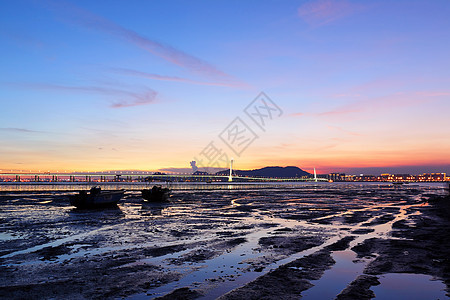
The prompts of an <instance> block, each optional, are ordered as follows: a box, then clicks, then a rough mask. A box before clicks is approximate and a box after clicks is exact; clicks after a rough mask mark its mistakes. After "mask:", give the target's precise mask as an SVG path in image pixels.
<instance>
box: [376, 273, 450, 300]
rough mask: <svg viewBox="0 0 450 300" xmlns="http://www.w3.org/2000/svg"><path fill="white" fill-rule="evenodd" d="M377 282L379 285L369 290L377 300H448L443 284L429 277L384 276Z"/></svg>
mask: <svg viewBox="0 0 450 300" xmlns="http://www.w3.org/2000/svg"><path fill="white" fill-rule="evenodd" d="M379 281H380V285H377V286H374V287H372V288H371V290H372V291H374V293H375V299H377V300H391V299H396V300H411V299H414V300H429V299H448V297H447V296H446V295H445V291H444V289H445V284H444V283H442V282H441V281H436V280H433V278H432V277H431V276H429V275H422V274H386V275H382V276H381V277H380V278H379Z"/></svg>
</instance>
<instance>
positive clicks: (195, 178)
mask: <svg viewBox="0 0 450 300" xmlns="http://www.w3.org/2000/svg"><path fill="white" fill-rule="evenodd" d="M1 181H3V182H147V181H168V182H211V181H217V182H229V181H237V182H306V181H315V182H318V181H328V180H327V179H324V178H317V177H314V178H308V177H302V178H273V177H272V178H271V177H243V176H237V175H232V174H231V175H212V174H208V175H206V174H205V175H193V174H162V173H153V172H126V173H119V172H83V173H78V172H74V173H68V172H67V173H66V172H29V173H27V172H23V173H22V172H10V173H9V172H3V173H0V182H1Z"/></svg>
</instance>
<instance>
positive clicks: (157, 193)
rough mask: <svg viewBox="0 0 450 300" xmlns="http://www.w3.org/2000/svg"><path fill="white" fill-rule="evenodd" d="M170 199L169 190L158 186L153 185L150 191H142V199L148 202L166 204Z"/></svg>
mask: <svg viewBox="0 0 450 300" xmlns="http://www.w3.org/2000/svg"><path fill="white" fill-rule="evenodd" d="M169 197H170V189H168V188H163V187H162V186H160V185H154V186H153V187H152V188H151V189H143V190H142V198H144V200H146V201H149V202H167V201H169Z"/></svg>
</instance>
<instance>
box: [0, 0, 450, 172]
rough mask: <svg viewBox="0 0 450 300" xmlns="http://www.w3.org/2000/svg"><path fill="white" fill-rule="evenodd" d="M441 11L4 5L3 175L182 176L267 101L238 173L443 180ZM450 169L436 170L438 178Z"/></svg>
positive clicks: (449, 10) (0, 77)
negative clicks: (403, 173) (406, 173)
mask: <svg viewBox="0 0 450 300" xmlns="http://www.w3.org/2000/svg"><path fill="white" fill-rule="evenodd" d="M448 15H450V2H448V1H345V0H343V1H337V0H321V1H282V2H280V1H214V2H211V1H129V2H124V1H65V2H61V1H9V2H5V3H3V4H2V9H1V11H0V48H1V49H2V55H1V57H0V65H1V66H2V68H1V72H0V87H1V89H0V103H1V107H2V109H1V111H0V117H1V118H0V138H1V141H2V143H1V146H0V169H32V170H39V169H50V170H79V171H81V170H112V169H141V170H157V169H164V168H171V167H173V168H177V169H182V168H189V161H191V160H192V159H193V157H198V156H199V153H201V152H202V150H203V149H204V148H205V147H206V146H207V145H208V143H210V142H211V141H215V143H216V144H217V145H218V147H220V148H221V149H222V150H223V151H224V152H227V153H228V154H229V156H232V155H234V156H236V155H235V154H233V153H232V151H231V150H230V149H229V148H227V145H225V144H223V143H221V141H220V140H219V139H218V135H219V134H220V133H221V132H222V131H223V130H224V128H226V126H227V125H228V124H229V123H230V122H231V121H232V120H233V119H234V118H235V117H237V116H240V117H242V118H243V120H245V121H246V122H248V124H253V123H252V121H251V120H249V119H248V118H247V119H246V116H245V114H244V113H243V110H244V108H245V107H246V106H247V105H248V104H249V103H250V102H251V101H252V100H253V99H254V98H255V97H256V96H257V95H258V94H259V93H260V92H261V91H264V92H265V93H266V94H267V95H268V96H269V97H270V98H271V99H272V100H273V101H274V103H276V104H277V105H278V106H279V107H280V108H282V110H283V115H282V116H280V117H277V118H274V119H273V120H271V122H269V123H268V124H267V128H266V130H265V131H262V130H260V129H259V128H257V127H254V126H255V124H253V125H251V126H253V130H254V131H255V132H256V133H257V135H258V139H257V140H256V141H255V142H253V143H252V144H251V145H249V146H248V148H247V149H246V150H245V152H243V153H242V154H241V155H240V156H239V157H235V160H236V166H237V167H238V168H243V169H244V168H257V167H262V166H266V165H296V166H299V167H302V168H305V169H306V170H311V169H312V168H314V167H316V168H318V170H321V171H323V172H330V171H335V170H339V171H346V170H350V168H351V170H352V171H354V170H360V169H361V170H364V169H369V170H371V169H370V168H375V167H381V168H383V167H386V168H391V169H392V168H394V169H395V167H398V168H399V169H401V170H405V168H406V170H410V171H411V172H414V171H427V170H430V171H432V170H434V171H447V172H449V173H450V168H449V167H448V166H449V165H450V159H449V158H448V155H447V153H449V150H450V139H449V137H450V132H449V126H448V121H447V120H448V111H449V106H450V101H449V100H450V89H449V88H448V86H450V76H449V75H450V59H449V56H448V53H450V38H449V37H450V19H449V18H448ZM442 169H443V170H442Z"/></svg>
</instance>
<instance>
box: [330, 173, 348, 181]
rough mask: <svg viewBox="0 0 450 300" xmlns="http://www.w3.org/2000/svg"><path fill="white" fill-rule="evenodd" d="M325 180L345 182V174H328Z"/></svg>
mask: <svg viewBox="0 0 450 300" xmlns="http://www.w3.org/2000/svg"><path fill="white" fill-rule="evenodd" d="M327 179H328V180H333V181H345V173H330V174H328V178H327Z"/></svg>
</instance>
